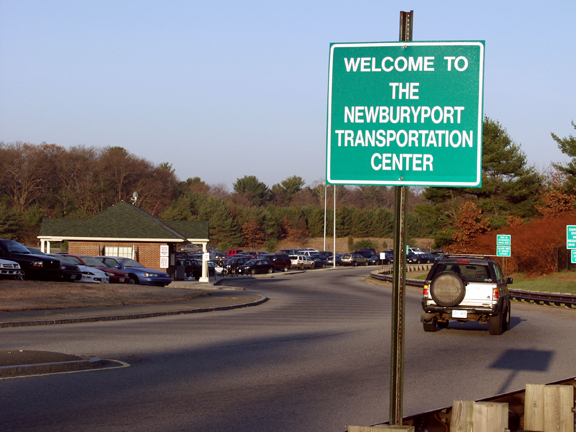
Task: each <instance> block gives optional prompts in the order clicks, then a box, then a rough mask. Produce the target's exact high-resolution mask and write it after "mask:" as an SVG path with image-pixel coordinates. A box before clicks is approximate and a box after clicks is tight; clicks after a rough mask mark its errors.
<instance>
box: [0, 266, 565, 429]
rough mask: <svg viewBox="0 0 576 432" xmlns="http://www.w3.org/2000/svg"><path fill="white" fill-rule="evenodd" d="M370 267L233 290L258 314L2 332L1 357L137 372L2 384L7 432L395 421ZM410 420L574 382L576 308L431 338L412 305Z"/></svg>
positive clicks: (530, 309) (379, 289) (383, 299)
mask: <svg viewBox="0 0 576 432" xmlns="http://www.w3.org/2000/svg"><path fill="white" fill-rule="evenodd" d="M369 270H370V269H366V268H357V269H345V270H336V271H331V270H330V271H309V272H306V273H304V274H297V275H292V276H285V275H282V274H277V275H276V277H275V278H274V279H266V280H248V281H238V280H236V281H232V282H231V283H233V284H235V285H238V286H243V287H245V288H246V289H248V290H252V291H253V292H255V293H258V294H263V295H266V296H268V297H269V298H270V300H269V301H268V302H266V303H264V304H262V305H260V306H256V307H252V308H246V309H239V310H231V311H223V312H211V313H204V314H194V315H180V316H170V317H160V318H150V319H142V320H134V321H118V322H115V321H114V322H98V323H86V324H66V325H57V326H43V327H30V328H6V329H1V330H0V335H1V338H0V349H26V350H46V351H56V352H64V353H71V354H83V355H90V356H97V357H101V358H104V359H114V360H119V361H122V362H125V363H126V364H129V365H130V367H124V368H118V369H108V370H95V371H91V372H78V373H67V374H55V375H45V376H33V377H25V378H17V379H5V380H1V381H0V406H1V409H0V425H1V426H0V428H1V429H2V430H3V431H4V430H5V431H78V430H82V431H135V430H138V431H241V432H244V431H246V432H248V431H250V432H254V431H272V430H274V431H281V432H282V431H333V432H339V431H343V430H345V428H346V425H347V424H356V425H368V424H373V423H378V422H382V421H385V420H387V419H388V409H389V405H388V404H389V402H388V401H389V386H388V381H389V375H390V371H389V368H390V364H389V357H390V332H391V330H390V311H391V308H390V293H391V289H390V286H389V285H381V284H379V283H376V282H372V281H367V280H366V279H365V276H366V275H367V274H368V273H369ZM406 317H407V326H406V347H405V388H404V414H405V415H409V414H414V413H418V412H422V411H426V410H431V409H435V408H439V407H442V406H448V405H451V404H452V401H453V400H455V399H456V400H457V399H462V400H476V399H480V398H484V397H488V396H492V395H496V394H498V393H503V392H508V391H512V390H516V389H521V388H523V387H524V386H525V384H526V383H547V382H552V381H556V380H560V379H564V378H569V377H573V376H576V362H574V358H576V340H575V339H576V332H574V324H575V323H576V310H560V309H554V308H548V307H538V306H526V305H519V304H516V303H514V304H513V306H512V329H511V330H510V331H509V332H507V333H505V334H503V335H501V336H490V335H489V334H488V331H487V326H481V325H477V324H474V323H469V324H466V325H458V324H456V325H454V324H451V325H450V328H448V329H446V330H441V331H438V332H436V333H424V331H423V330H422V325H421V324H420V320H419V319H420V293H419V291H418V290H416V289H413V288H409V289H408V295H407V306H406Z"/></svg>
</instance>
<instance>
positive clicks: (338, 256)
mask: <svg viewBox="0 0 576 432" xmlns="http://www.w3.org/2000/svg"><path fill="white" fill-rule="evenodd" d="M326 265H327V266H329V267H334V256H331V257H329V258H328V259H327V260H326ZM336 265H337V266H339V265H342V254H336Z"/></svg>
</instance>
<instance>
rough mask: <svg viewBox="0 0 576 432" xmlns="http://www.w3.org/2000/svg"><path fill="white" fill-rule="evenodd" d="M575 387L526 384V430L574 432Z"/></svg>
mask: <svg viewBox="0 0 576 432" xmlns="http://www.w3.org/2000/svg"><path fill="white" fill-rule="evenodd" d="M573 408H574V387H572V386H561V385H549V386H547V385H543V384H526V396H525V401H524V429H525V430H527V431H538V432H573V431H574V412H573V411H572V409H573Z"/></svg>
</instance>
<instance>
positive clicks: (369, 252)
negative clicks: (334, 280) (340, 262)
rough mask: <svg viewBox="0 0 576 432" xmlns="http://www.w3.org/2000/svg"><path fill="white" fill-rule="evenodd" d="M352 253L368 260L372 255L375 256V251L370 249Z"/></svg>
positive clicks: (361, 249)
mask: <svg viewBox="0 0 576 432" xmlns="http://www.w3.org/2000/svg"><path fill="white" fill-rule="evenodd" d="M354 253H355V254H360V255H362V256H363V257H364V258H370V257H371V256H372V255H376V251H375V250H374V249H372V248H360V249H356V250H355V251H354Z"/></svg>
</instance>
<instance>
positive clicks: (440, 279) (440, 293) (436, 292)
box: [430, 271, 466, 306]
mask: <svg viewBox="0 0 576 432" xmlns="http://www.w3.org/2000/svg"><path fill="white" fill-rule="evenodd" d="M430 295H431V296H432V299H434V301H435V302H436V304H437V305H438V306H458V305H459V304H460V303H461V302H462V300H464V296H465V295H466V287H465V286H464V281H463V280H462V279H461V278H460V276H459V275H457V274H456V273H454V272H451V271H445V272H442V273H439V274H437V275H436V277H435V278H434V279H432V284H431V285H430Z"/></svg>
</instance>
